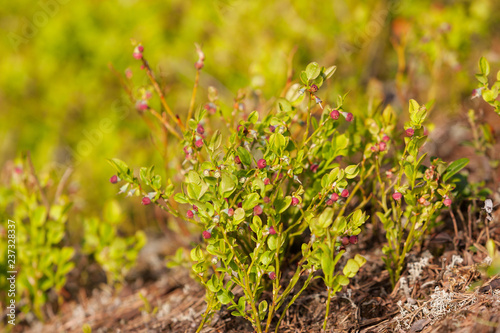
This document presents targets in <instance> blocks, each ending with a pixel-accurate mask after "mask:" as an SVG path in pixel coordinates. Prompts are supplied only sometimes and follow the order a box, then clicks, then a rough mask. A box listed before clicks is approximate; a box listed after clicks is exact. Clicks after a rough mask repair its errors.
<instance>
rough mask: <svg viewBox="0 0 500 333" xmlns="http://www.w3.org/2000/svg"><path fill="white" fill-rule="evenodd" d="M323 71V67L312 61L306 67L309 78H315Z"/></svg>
mask: <svg viewBox="0 0 500 333" xmlns="http://www.w3.org/2000/svg"><path fill="white" fill-rule="evenodd" d="M320 73H321V67H319V65H318V63H316V62H311V63H310V64H309V65H307V67H306V75H307V79H308V80H314V79H315V78H317V77H318V75H319V74H320Z"/></svg>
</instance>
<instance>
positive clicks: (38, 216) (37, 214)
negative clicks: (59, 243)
mask: <svg viewBox="0 0 500 333" xmlns="http://www.w3.org/2000/svg"><path fill="white" fill-rule="evenodd" d="M46 219H47V209H46V208H45V206H38V207H36V209H35V210H33V211H32V212H31V224H32V225H33V226H35V227H41V226H42V225H43V224H44V223H45V220H46Z"/></svg>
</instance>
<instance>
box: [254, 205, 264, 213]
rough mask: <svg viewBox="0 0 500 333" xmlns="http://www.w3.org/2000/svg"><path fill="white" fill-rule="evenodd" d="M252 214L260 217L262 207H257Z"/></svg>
mask: <svg viewBox="0 0 500 333" xmlns="http://www.w3.org/2000/svg"><path fill="white" fill-rule="evenodd" d="M253 214H254V215H260V214H262V207H261V206H260V205H257V206H255V207H254V208H253Z"/></svg>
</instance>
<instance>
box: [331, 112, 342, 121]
mask: <svg viewBox="0 0 500 333" xmlns="http://www.w3.org/2000/svg"><path fill="white" fill-rule="evenodd" d="M339 117H340V112H339V111H337V110H333V111H332V112H330V118H332V119H333V120H337V119H339Z"/></svg>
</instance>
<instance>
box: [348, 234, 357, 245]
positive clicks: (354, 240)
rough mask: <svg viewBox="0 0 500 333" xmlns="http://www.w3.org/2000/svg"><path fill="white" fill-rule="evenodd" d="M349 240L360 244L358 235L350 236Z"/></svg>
mask: <svg viewBox="0 0 500 333" xmlns="http://www.w3.org/2000/svg"><path fill="white" fill-rule="evenodd" d="M349 242H350V243H351V244H358V236H351V237H349Z"/></svg>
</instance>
